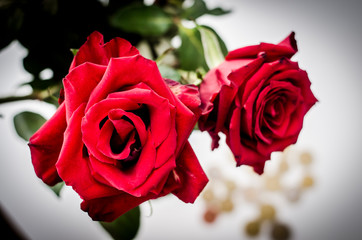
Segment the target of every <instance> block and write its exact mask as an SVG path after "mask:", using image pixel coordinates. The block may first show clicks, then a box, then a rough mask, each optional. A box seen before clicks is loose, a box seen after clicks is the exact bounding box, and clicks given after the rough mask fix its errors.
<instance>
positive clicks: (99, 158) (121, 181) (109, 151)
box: [29, 32, 208, 221]
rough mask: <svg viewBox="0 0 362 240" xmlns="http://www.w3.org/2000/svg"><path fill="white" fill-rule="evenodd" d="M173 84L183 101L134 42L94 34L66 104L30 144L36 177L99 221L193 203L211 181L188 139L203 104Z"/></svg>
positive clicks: (74, 68) (67, 83) (79, 58)
mask: <svg viewBox="0 0 362 240" xmlns="http://www.w3.org/2000/svg"><path fill="white" fill-rule="evenodd" d="M167 82H168V83H169V84H170V85H171V87H172V88H173V89H177V90H178V91H177V93H176V94H174V93H173V92H172V91H171V89H170V88H169V87H168V86H167V84H166V83H165V81H164V80H163V79H162V77H161V75H160V73H159V71H158V68H157V65H156V64H155V62H153V61H151V60H148V59H145V58H143V57H142V56H141V55H139V52H138V50H137V49H136V48H134V47H133V46H131V44H130V43H129V42H127V41H126V40H124V39H121V38H115V39H113V40H111V41H110V42H108V43H106V44H104V43H103V36H102V35H101V34H100V33H98V32H94V33H93V34H91V35H90V36H89V38H88V40H87V42H86V43H85V44H84V45H83V46H82V47H81V48H80V49H79V51H78V53H77V55H76V56H75V57H74V60H73V62H72V64H71V67H70V70H69V74H68V75H67V76H66V77H65V78H64V80H63V84H64V101H63V102H62V100H61V102H62V103H61V105H60V107H59V108H58V110H57V112H56V113H55V114H54V116H53V117H52V118H51V119H50V120H48V121H47V122H46V123H45V124H44V125H43V126H42V127H41V128H40V129H39V130H38V131H37V132H36V133H35V134H34V135H33V136H32V138H31V139H30V141H29V146H30V150H31V157H32V162H33V165H34V169H35V172H36V174H37V176H38V177H39V178H41V179H42V180H43V181H44V182H45V183H47V184H49V185H54V184H55V183H57V182H59V181H61V180H63V181H64V182H65V184H67V185H70V186H72V187H73V189H74V190H75V191H76V192H77V193H78V194H79V195H80V197H81V198H82V199H83V202H82V204H81V208H82V209H83V210H84V211H87V212H88V214H89V215H90V216H91V217H92V218H93V219H94V220H102V221H112V220H114V219H116V218H117V217H118V216H120V215H122V214H123V213H125V212H126V211H128V210H130V209H132V208H134V207H136V206H138V205H139V204H140V203H142V202H144V201H146V200H149V199H155V198H158V197H161V196H164V195H166V194H169V193H173V194H175V195H176V196H177V197H179V198H180V199H181V200H182V201H184V202H194V200H195V199H196V197H197V196H198V195H199V193H200V191H201V190H202V189H203V188H204V186H205V185H206V183H207V181H208V180H207V177H206V176H205V174H204V172H203V170H202V168H201V166H200V164H199V162H198V160H197V158H196V156H195V154H194V152H193V150H192V148H191V146H190V144H189V142H188V140H187V139H188V137H189V135H190V133H191V131H192V129H193V127H194V125H195V123H196V121H197V119H198V116H199V114H200V110H199V105H200V99H199V97H198V91H197V89H195V88H193V87H191V86H182V85H179V84H178V83H174V82H172V81H171V80H167Z"/></svg>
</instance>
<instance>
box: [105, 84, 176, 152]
mask: <svg viewBox="0 0 362 240" xmlns="http://www.w3.org/2000/svg"><path fill="white" fill-rule="evenodd" d="M108 98H109V99H118V98H121V99H122V98H125V99H129V100H131V101H133V102H137V103H138V104H144V105H145V106H146V107H147V109H148V111H149V115H150V116H149V118H150V119H149V121H150V126H149V127H150V130H151V132H152V133H153V134H152V135H153V138H154V141H155V146H156V147H158V146H159V145H160V144H161V143H162V142H163V141H164V140H165V139H166V138H167V136H168V135H169V132H170V129H171V124H172V123H171V122H172V121H174V119H175V114H173V116H171V112H170V111H171V109H173V108H174V106H172V105H170V104H169V101H168V99H166V98H163V97H161V96H159V95H158V94H156V93H155V92H154V91H152V90H151V89H142V88H133V89H131V90H127V91H122V92H115V93H112V94H109V95H108ZM173 112H174V111H173ZM170 151H172V150H170Z"/></svg>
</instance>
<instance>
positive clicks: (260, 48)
mask: <svg viewBox="0 0 362 240" xmlns="http://www.w3.org/2000/svg"><path fill="white" fill-rule="evenodd" d="M297 51H298V48H297V42H296V40H295V33H294V32H292V33H291V34H290V35H289V36H288V37H286V38H285V39H284V40H283V41H281V42H280V43H279V44H277V45H275V44H270V43H260V44H259V45H253V46H248V47H243V48H239V49H236V50H233V51H231V52H229V54H228V55H227V56H226V59H227V60H230V59H238V58H256V57H257V56H258V54H260V53H263V54H265V55H266V58H267V61H274V60H276V59H279V58H281V57H287V58H291V57H292V56H293V55H294V54H295V53H296V52H297Z"/></svg>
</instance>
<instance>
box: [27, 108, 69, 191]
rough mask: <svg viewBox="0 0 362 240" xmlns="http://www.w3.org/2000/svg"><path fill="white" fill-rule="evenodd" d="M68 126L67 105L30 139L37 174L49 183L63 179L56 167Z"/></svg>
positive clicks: (52, 183) (53, 183)
mask: <svg viewBox="0 0 362 240" xmlns="http://www.w3.org/2000/svg"><path fill="white" fill-rule="evenodd" d="M66 128H67V122H66V120H65V105H64V104H62V105H60V107H59V108H58V110H57V111H56V113H55V114H54V115H53V116H52V117H51V118H50V119H49V120H48V121H47V122H46V123H45V124H44V125H43V126H42V127H41V128H40V129H39V130H38V131H37V132H36V133H35V134H34V135H33V136H32V137H31V138H30V139H29V147H30V153H31V159H32V163H33V166H34V170H35V173H36V175H37V176H38V177H39V178H40V179H42V180H43V181H44V182H45V183H46V184H48V185H51V186H52V185H55V184H56V183H58V182H61V181H62V179H61V178H60V177H59V175H58V173H57V169H56V167H55V164H56V162H57V161H58V157H59V153H60V150H61V148H62V144H63V133H64V131H65V129H66Z"/></svg>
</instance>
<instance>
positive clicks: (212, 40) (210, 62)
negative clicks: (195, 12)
mask: <svg viewBox="0 0 362 240" xmlns="http://www.w3.org/2000/svg"><path fill="white" fill-rule="evenodd" d="M198 30H199V31H200V34H201V41H202V47H203V49H204V56H205V60H206V63H207V66H208V67H209V69H212V68H214V67H216V66H218V65H219V64H220V63H222V62H223V61H224V60H225V58H224V55H223V53H222V51H221V47H220V44H219V40H218V39H217V36H216V35H215V34H214V32H212V31H211V30H210V29H208V28H205V27H203V26H198Z"/></svg>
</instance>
